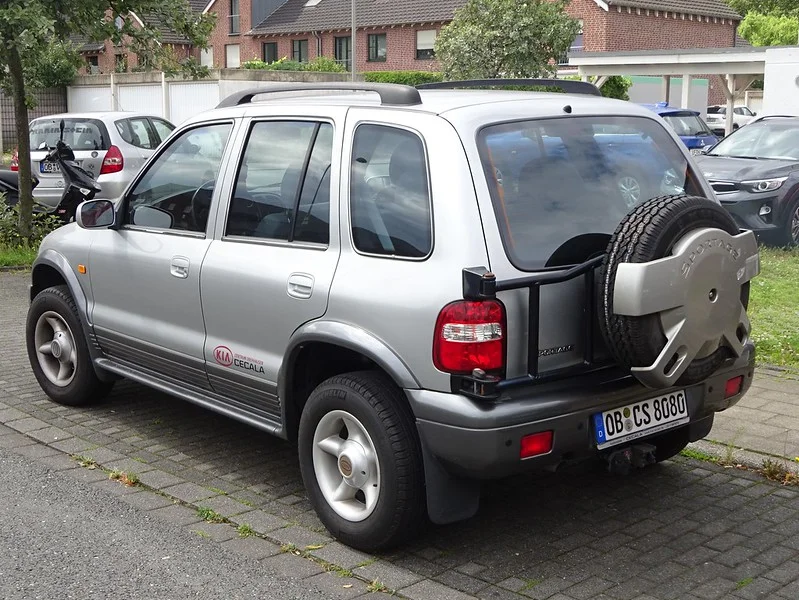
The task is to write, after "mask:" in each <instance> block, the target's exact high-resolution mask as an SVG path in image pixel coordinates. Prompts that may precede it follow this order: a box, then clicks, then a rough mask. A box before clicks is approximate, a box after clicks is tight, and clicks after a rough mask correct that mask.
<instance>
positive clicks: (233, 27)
mask: <svg viewBox="0 0 799 600" xmlns="http://www.w3.org/2000/svg"><path fill="white" fill-rule="evenodd" d="M228 18H229V19H230V35H238V34H239V33H241V15H240V14H239V0H230V16H229V17H228Z"/></svg>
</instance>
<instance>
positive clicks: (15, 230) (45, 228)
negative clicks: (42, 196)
mask: <svg viewBox="0 0 799 600" xmlns="http://www.w3.org/2000/svg"><path fill="white" fill-rule="evenodd" d="M60 226H61V221H60V219H59V218H58V217H56V216H54V215H50V214H47V213H33V219H32V221H31V235H30V237H28V238H24V237H22V236H21V235H20V233H19V204H16V205H14V206H11V207H9V206H8V205H7V204H6V201H5V195H4V194H0V246H6V247H8V248H17V247H33V248H35V247H38V246H39V244H40V243H41V241H42V240H43V239H44V237H45V236H46V235H47V234H48V233H50V232H51V231H54V230H56V229H58V228H59V227H60Z"/></svg>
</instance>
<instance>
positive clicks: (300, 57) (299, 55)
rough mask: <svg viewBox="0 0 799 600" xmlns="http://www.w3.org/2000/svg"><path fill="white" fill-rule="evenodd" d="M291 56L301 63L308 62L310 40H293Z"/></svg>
mask: <svg viewBox="0 0 799 600" xmlns="http://www.w3.org/2000/svg"><path fill="white" fill-rule="evenodd" d="M291 58H292V60H296V61H297V62H301V63H304V62H308V40H294V41H292V42H291Z"/></svg>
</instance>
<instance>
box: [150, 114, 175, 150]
mask: <svg viewBox="0 0 799 600" xmlns="http://www.w3.org/2000/svg"><path fill="white" fill-rule="evenodd" d="M150 124H151V125H152V127H153V129H154V130H155V134H156V135H157V136H158V143H159V144H161V143H163V142H164V140H166V139H167V138H168V137H169V136H170V135H171V134H172V132H173V131H174V129H175V126H174V125H172V123H170V122H169V121H166V120H164V119H159V118H157V117H150Z"/></svg>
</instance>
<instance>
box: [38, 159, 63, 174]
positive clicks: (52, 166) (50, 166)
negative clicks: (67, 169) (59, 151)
mask: <svg viewBox="0 0 799 600" xmlns="http://www.w3.org/2000/svg"><path fill="white" fill-rule="evenodd" d="M60 172H61V165H59V164H58V163H57V162H50V161H48V160H43V161H42V162H40V163H39V173H60Z"/></svg>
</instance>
